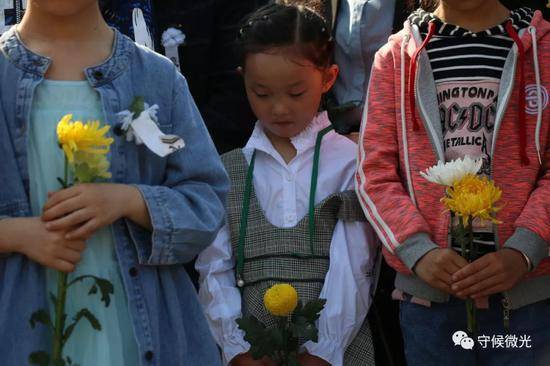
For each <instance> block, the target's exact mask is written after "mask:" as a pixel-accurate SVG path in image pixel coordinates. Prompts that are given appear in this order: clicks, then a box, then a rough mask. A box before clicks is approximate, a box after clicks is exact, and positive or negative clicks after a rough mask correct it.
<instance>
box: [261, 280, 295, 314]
mask: <svg viewBox="0 0 550 366" xmlns="http://www.w3.org/2000/svg"><path fill="white" fill-rule="evenodd" d="M264 305H265V308H266V309H267V311H269V312H270V313H271V314H272V315H275V316H289V315H290V314H291V313H292V312H293V311H294V309H295V308H296V306H297V305H298V293H297V292H296V290H295V289H294V287H292V286H291V285H289V284H286V283H283V284H278V285H273V286H271V288H269V289H268V290H267V291H266V292H265V295H264Z"/></svg>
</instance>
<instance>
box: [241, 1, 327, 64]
mask: <svg viewBox="0 0 550 366" xmlns="http://www.w3.org/2000/svg"><path fill="white" fill-rule="evenodd" d="M317 4H319V2H314V1H293V0H279V1H276V2H275V3H272V4H269V5H265V6H263V7H261V8H259V9H258V10H256V11H255V12H254V13H252V15H250V16H248V17H247V18H246V20H245V21H244V22H243V24H242V27H241V28H240V30H239V34H238V37H237V42H236V45H237V54H238V56H239V59H240V63H241V65H242V66H243V67H244V63H245V59H246V56H247V55H249V54H253V53H261V52H265V51H268V50H270V49H273V48H279V47H292V48H295V50H296V51H297V52H298V54H299V55H300V56H302V57H304V58H306V59H307V60H309V61H310V62H312V63H313V64H314V65H316V66H317V67H319V68H325V67H328V66H329V65H330V64H331V63H332V53H333V50H334V42H333V39H332V36H331V32H330V26H329V24H328V23H327V21H326V19H325V18H324V17H323V16H322V15H321V9H320V5H317Z"/></svg>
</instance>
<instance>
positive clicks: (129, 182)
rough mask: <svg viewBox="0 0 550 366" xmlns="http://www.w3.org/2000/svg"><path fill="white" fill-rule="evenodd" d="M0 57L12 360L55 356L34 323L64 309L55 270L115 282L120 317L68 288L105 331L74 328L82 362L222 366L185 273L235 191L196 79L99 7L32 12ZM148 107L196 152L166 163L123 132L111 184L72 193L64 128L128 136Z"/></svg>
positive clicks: (83, 3) (61, 5)
mask: <svg viewBox="0 0 550 366" xmlns="http://www.w3.org/2000/svg"><path fill="white" fill-rule="evenodd" d="M0 49H1V55H0V88H1V89H0V153H1V156H2V159H0V171H1V175H0V217H1V219H0V232H1V233H2V234H1V235H0V250H1V252H2V253H3V256H2V258H0V273H1V281H0V304H1V307H0V328H1V329H3V331H2V334H1V335H0V354H2V363H3V364H6V365H26V364H28V357H29V354H30V353H31V352H34V351H40V350H44V351H49V349H50V339H51V334H50V332H49V330H48V329H47V328H46V327H45V326H42V325H41V324H39V325H37V327H36V328H35V329H32V328H31V326H30V324H29V319H30V316H31V314H32V313H33V312H35V311H37V310H39V309H47V308H48V307H49V306H51V305H50V301H49V298H50V296H49V293H51V292H53V293H54V294H55V292H56V278H57V276H56V274H55V273H54V272H53V271H52V269H55V270H60V271H65V272H72V271H74V272H73V273H72V274H71V275H70V277H69V279H71V278H75V277H76V276H78V275H81V274H87V275H96V276H99V277H103V278H106V279H108V280H109V281H110V282H112V283H113V284H114V294H113V296H112V299H111V304H110V305H109V307H104V306H103V304H101V303H100V302H99V301H98V300H97V299H96V298H94V297H95V295H94V296H88V291H87V290H88V289H89V287H90V286H91V285H89V284H87V283H82V285H79V284H77V285H74V287H71V288H70V289H69V292H68V295H67V309H66V313H67V314H68V316H69V318H68V319H71V318H72V316H74V315H75V314H74V312H75V311H76V310H79V309H81V308H88V309H89V310H90V311H91V312H92V313H93V314H94V315H95V316H96V317H97V318H98V320H99V322H100V323H101V326H102V329H101V331H96V330H94V329H92V328H91V327H90V325H89V324H88V323H87V322H81V323H79V325H78V326H77V327H76V328H75V329H74V332H73V334H72V336H71V338H70V339H69V342H68V344H67V345H66V347H65V350H64V354H65V356H68V357H70V358H71V359H72V360H73V362H75V363H78V364H80V365H83V366H92V365H93V366H95V365H102V366H107V365H113V366H119V365H128V366H135V365H218V364H219V363H220V359H219V355H218V352H217V350H216V345H215V342H214V340H213V339H212V337H211V335H210V332H209V330H208V326H207V323H206V322H205V320H204V317H203V314H202V312H201V308H200V304H199V303H198V301H197V297H196V294H195V292H194V289H193V286H192V284H191V282H190V281H189V278H188V277H187V274H186V272H185V270H184V268H183V266H182V264H183V263H185V262H188V261H190V260H191V259H192V258H193V257H194V256H195V255H196V254H197V253H198V252H199V251H200V250H201V249H202V248H203V247H205V246H206V245H207V244H209V243H210V242H211V241H212V240H213V239H214V237H215V234H216V232H217V230H218V229H219V228H220V227H221V224H222V222H223V219H224V209H223V202H224V200H225V194H226V192H227V190H228V180H227V177H226V174H225V172H224V169H223V166H222V164H221V161H220V159H219V158H218V156H217V154H216V151H215V149H214V146H213V144H212V142H211V140H210V138H209V136H208V134H207V132H206V129H205V127H204V125H203V123H202V120H201V117H200V115H199V114H198V112H197V110H196V108H195V106H194V103H193V100H192V98H191V96H190V95H189V92H188V89H187V85H186V82H185V79H184V78H183V77H182V76H181V75H180V74H179V73H177V72H176V70H175V68H174V66H173V65H172V63H171V62H170V61H169V60H167V59H165V58H163V57H160V56H158V55H156V54H154V53H152V52H150V51H148V50H146V49H144V48H141V47H138V46H136V45H135V44H134V43H133V42H132V41H131V40H130V39H128V38H127V37H125V36H123V35H121V34H120V33H119V32H117V31H115V30H113V29H111V28H109V27H108V26H107V25H106V23H105V22H104V20H103V18H102V17H101V14H100V10H99V7H98V3H97V0H74V1H51V0H33V1H29V2H28V9H27V12H26V14H25V16H24V18H23V20H22V22H21V24H20V25H18V26H17V28H11V29H10V30H9V31H8V32H7V33H5V34H4V35H3V36H2V38H1V39H0ZM137 96H140V97H142V98H143V99H144V101H145V102H146V103H148V104H149V105H154V104H156V105H158V114H157V119H158V125H159V127H160V129H161V130H162V132H164V133H167V134H174V135H178V136H180V137H182V138H183V139H184V140H185V142H186V147H185V148H183V149H182V150H179V151H176V152H174V153H172V154H170V155H168V156H167V157H165V158H160V157H159V156H156V155H155V154H154V153H153V152H152V151H150V150H149V149H148V148H147V147H146V146H145V145H137V144H136V143H135V142H133V141H127V140H128V139H127V136H124V134H123V133H122V132H121V129H120V128H113V129H112V130H115V135H114V136H113V138H114V144H113V145H112V146H111V152H110V155H109V160H110V162H111V168H110V171H111V173H112V181H111V182H109V183H101V184H99V183H97V184H82V185H76V186H74V187H72V188H68V189H64V190H59V183H58V182H57V177H62V176H63V161H64V157H63V153H62V150H61V149H60V148H59V146H58V144H57V139H56V125H57V122H58V121H59V120H60V118H61V117H62V116H63V115H65V114H67V113H72V114H73V117H74V119H78V120H83V121H87V120H100V121H101V122H102V123H106V124H111V125H113V126H114V127H116V126H115V125H116V123H117V116H116V115H117V113H119V112H121V111H124V110H127V109H128V108H129V107H130V104H131V103H132V101H133V99H134V97H137ZM117 131H118V133H117ZM45 267H49V268H50V269H47V270H46V269H45Z"/></svg>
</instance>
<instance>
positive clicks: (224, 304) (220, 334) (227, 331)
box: [195, 224, 250, 365]
mask: <svg viewBox="0 0 550 366" xmlns="http://www.w3.org/2000/svg"><path fill="white" fill-rule="evenodd" d="M234 267H235V260H234V259H233V258H232V248H231V238H230V232H229V227H228V226H227V224H226V225H225V226H224V227H223V228H222V230H220V232H219V233H218V236H217V237H216V239H215V240H214V242H213V243H212V244H211V245H210V246H209V247H208V248H206V249H205V250H204V251H203V252H202V253H201V254H200V255H199V257H198V258H197V262H196V264H195V268H196V269H197V271H198V272H199V274H200V279H199V285H200V288H199V300H200V302H201V305H202V307H203V309H204V314H205V316H206V319H207V320H208V324H209V325H210V330H211V331H212V334H213V335H214V339H215V340H216V343H218V345H219V346H220V348H221V350H222V354H223V359H224V364H225V365H226V364H228V363H229V362H230V361H231V360H232V359H233V358H234V357H236V356H237V355H239V354H243V353H246V352H248V350H249V349H250V345H249V344H248V342H246V341H245V340H244V332H243V331H242V330H240V329H239V328H238V327H237V323H236V322H235V320H236V319H237V318H239V317H241V316H242V314H241V294H240V292H239V290H238V289H237V287H236V285H235V271H234Z"/></svg>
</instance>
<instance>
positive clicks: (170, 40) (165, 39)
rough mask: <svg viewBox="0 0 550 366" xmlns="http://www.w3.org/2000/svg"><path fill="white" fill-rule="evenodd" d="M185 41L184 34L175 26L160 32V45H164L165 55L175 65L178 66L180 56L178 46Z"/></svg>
mask: <svg viewBox="0 0 550 366" xmlns="http://www.w3.org/2000/svg"><path fill="white" fill-rule="evenodd" d="M184 43H185V34H184V33H183V32H182V31H181V30H179V29H177V28H168V29H167V30H165V31H164V32H163V33H162V47H164V50H165V54H166V57H168V58H169V59H170V60H172V62H173V63H174V65H176V67H177V68H178V69H179V70H181V68H180V56H179V53H178V47H179V46H181V45H182V44H184Z"/></svg>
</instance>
